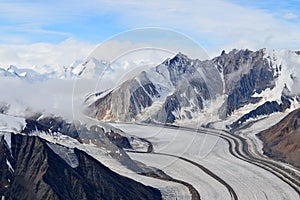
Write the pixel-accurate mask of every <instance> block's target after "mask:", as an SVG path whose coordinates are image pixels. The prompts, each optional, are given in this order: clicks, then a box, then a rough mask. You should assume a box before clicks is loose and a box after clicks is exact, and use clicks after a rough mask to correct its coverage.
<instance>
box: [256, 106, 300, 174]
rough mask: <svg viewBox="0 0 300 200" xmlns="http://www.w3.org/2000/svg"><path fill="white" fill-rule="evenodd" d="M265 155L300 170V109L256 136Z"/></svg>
mask: <svg viewBox="0 0 300 200" xmlns="http://www.w3.org/2000/svg"><path fill="white" fill-rule="evenodd" d="M258 137H259V138H260V139H261V140H262V141H263V143H264V147H263V151H264V153H265V154H266V155H268V156H270V157H273V158H276V159H279V160H282V161H284V162H288V163H291V164H293V165H294V166H297V167H299V168H300V157H299V155H300V109H297V110H295V111H293V112H291V113H290V114H289V115H287V116H286V117H285V118H284V119H282V120H281V121H280V122H279V123H278V124H276V125H274V126H272V127H271V128H269V129H267V130H265V131H263V132H261V133H259V134H258Z"/></svg>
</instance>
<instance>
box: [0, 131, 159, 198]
mask: <svg viewBox="0 0 300 200" xmlns="http://www.w3.org/2000/svg"><path fill="white" fill-rule="evenodd" d="M6 147H7V146H5V141H4V140H3V139H2V140H1V143H0V150H1V151H0V153H1V154H0V158H1V162H0V178H1V180H2V181H1V185H0V186H2V185H3V184H4V187H1V188H0V189H1V190H0V192H1V195H4V196H5V197H6V199H64V200H65V199H80V200H81V199H161V194H160V192H159V191H158V190H157V189H154V188H151V187H148V186H144V185H142V184H140V183H138V182H135V181H133V180H131V179H128V178H125V177H122V176H120V175H118V174H116V173H114V172H112V171H111V170H110V169H108V168H107V167H105V166H104V165H102V164H101V163H100V162H98V161H97V160H95V159H94V158H92V157H91V156H89V155H87V154H86V153H85V152H82V151H80V150H77V149H75V150H74V153H75V155H76V156H77V158H78V161H79V165H78V166H77V167H76V168H72V167H70V166H69V165H68V164H67V163H66V162H65V161H64V160H63V159H62V158H61V157H60V156H59V155H57V154H56V153H54V152H53V151H52V150H51V148H50V147H49V146H48V145H47V142H46V141H44V140H43V139H40V138H38V137H36V136H24V135H14V134H13V135H12V136H11V155H12V157H13V158H14V161H13V162H11V165H12V168H13V169H14V171H13V177H12V178H10V177H11V175H9V174H10V172H9V171H8V168H7V167H5V165H4V164H3V162H5V159H6V158H7V151H9V150H7V148H6ZM5 149H6V150H5ZM3 160H4V161H3ZM8 178H10V182H8V181H6V182H5V180H8Z"/></svg>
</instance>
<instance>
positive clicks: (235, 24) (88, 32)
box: [0, 0, 300, 64]
mask: <svg viewBox="0 0 300 200" xmlns="http://www.w3.org/2000/svg"><path fill="white" fill-rule="evenodd" d="M143 27H161V28H167V29H171V30H175V31H179V32H181V33H183V34H185V35H187V36H189V37H191V38H193V39H194V40H195V41H196V42H197V43H198V44H199V45H200V46H203V48H205V49H207V51H208V52H209V53H211V54H215V53H216V52H221V50H222V49H226V50H230V49H232V48H250V49H259V48H263V47H267V48H274V49H292V50H294V49H298V48H299V47H300V0H277V1H275V0H273V1H271V0H252V1H249V0H210V1H207V0H190V1H187V0H165V1H161V0H152V1H143V0H114V1H110V0H86V1H82V0H60V1H59V0H49V1H42V0H18V1H16V0H10V1H6V0H4V1H1V2H0V45H2V46H0V48H1V47H7V46H11V45H14V46H16V45H23V46H24V45H32V44H36V43H47V44H53V45H59V44H61V43H63V44H66V41H69V40H72V41H73V42H74V41H78V42H80V44H81V45H83V43H87V44H89V45H91V44H98V43H101V42H102V41H104V40H107V39H108V38H110V37H112V36H113V35H116V34H118V33H120V32H122V31H126V30H130V29H135V28H143ZM72 44H73V43H72ZM0 53H1V52H0ZM0 64H1V63H0Z"/></svg>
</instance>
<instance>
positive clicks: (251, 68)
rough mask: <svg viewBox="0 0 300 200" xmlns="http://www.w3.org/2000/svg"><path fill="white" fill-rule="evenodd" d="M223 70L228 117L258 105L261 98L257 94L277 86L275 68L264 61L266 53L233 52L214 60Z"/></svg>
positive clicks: (260, 51)
mask: <svg viewBox="0 0 300 200" xmlns="http://www.w3.org/2000/svg"><path fill="white" fill-rule="evenodd" d="M214 62H216V63H218V65H219V66H221V67H222V68H223V75H224V82H225V94H226V95H228V97H227V100H226V102H225V105H224V106H226V109H225V110H226V113H225V115H226V116H229V115H231V113H232V112H233V111H235V110H237V109H239V108H241V107H243V106H244V105H247V104H249V103H253V104H255V103H257V102H258V101H259V100H260V99H261V98H259V97H253V95H254V94H255V93H261V92H262V91H263V90H265V89H267V88H270V89H272V88H273V87H274V86H275V82H274V76H273V74H274V72H273V68H272V67H271V66H270V64H269V62H268V61H267V60H265V59H264V51H263V50H259V51H257V52H253V51H250V50H241V51H236V50H233V51H231V52H229V53H228V54H226V53H224V54H223V55H221V56H219V57H218V58H216V59H215V60H214Z"/></svg>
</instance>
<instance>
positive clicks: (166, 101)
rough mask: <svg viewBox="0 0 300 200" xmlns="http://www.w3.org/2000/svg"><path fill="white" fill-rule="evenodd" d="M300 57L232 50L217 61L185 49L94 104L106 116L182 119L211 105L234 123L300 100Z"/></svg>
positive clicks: (91, 112)
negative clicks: (186, 52) (190, 55)
mask: <svg viewBox="0 0 300 200" xmlns="http://www.w3.org/2000/svg"><path fill="white" fill-rule="evenodd" d="M299 65H300V57H299V55H298V54H297V53H296V52H293V51H273V50H267V49H261V50H258V51H250V50H232V51H231V52H228V53H226V52H224V51H223V52H222V54H221V55H220V56H218V57H215V58H213V59H211V60H205V61H200V60H198V59H195V60H193V59H190V58H188V57H187V56H185V55H183V54H181V53H179V54H177V55H176V56H175V57H173V58H170V59H167V60H165V61H164V62H163V63H162V64H160V65H158V66H156V67H154V68H151V69H148V70H146V71H143V72H141V73H140V74H138V75H137V76H136V77H134V78H132V79H130V80H127V81H125V82H123V83H122V84H121V85H119V86H118V87H116V88H112V89H111V90H109V91H108V92H106V93H105V94H103V95H99V96H98V99H97V100H96V101H95V102H93V103H91V104H90V105H89V106H88V109H87V112H86V113H87V114H88V115H90V116H91V117H95V118H97V119H99V120H103V121H128V122H129V121H142V122H155V123H169V124H171V123H179V122H181V121H191V120H197V119H200V121H201V116H204V114H205V113H207V111H208V110H209V111H210V112H212V114H213V115H214V117H216V118H217V119H221V120H225V119H227V118H230V117H231V116H234V118H235V119H236V120H235V121H234V122H232V123H231V124H229V125H230V126H231V128H238V127H240V126H242V125H243V124H244V123H245V122H246V121H247V120H249V119H255V118H258V117H260V116H264V115H269V114H271V113H274V112H283V111H285V110H286V109H287V108H290V107H291V106H292V105H293V104H297V103H298V102H299V94H300V93H299V89H298V87H297V85H299V74H300V73H299Z"/></svg>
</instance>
